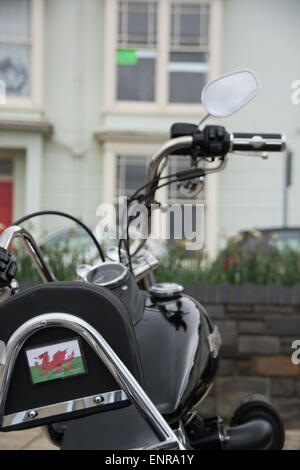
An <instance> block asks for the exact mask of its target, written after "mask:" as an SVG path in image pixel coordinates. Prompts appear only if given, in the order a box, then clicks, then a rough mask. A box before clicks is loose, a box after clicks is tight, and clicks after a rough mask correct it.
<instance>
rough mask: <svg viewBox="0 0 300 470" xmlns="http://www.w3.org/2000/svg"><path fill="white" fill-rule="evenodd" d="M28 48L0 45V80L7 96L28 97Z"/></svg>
mask: <svg viewBox="0 0 300 470" xmlns="http://www.w3.org/2000/svg"><path fill="white" fill-rule="evenodd" d="M30 51H31V47H30V46H22V45H18V46H15V45H10V44H0V80H3V81H4V83H5V86H6V94H7V96H29V95H30Z"/></svg>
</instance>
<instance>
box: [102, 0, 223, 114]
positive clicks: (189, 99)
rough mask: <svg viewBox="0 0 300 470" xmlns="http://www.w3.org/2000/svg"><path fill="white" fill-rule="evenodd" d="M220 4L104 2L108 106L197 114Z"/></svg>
mask: <svg viewBox="0 0 300 470" xmlns="http://www.w3.org/2000/svg"><path fill="white" fill-rule="evenodd" d="M219 2H220V0H206V1H205V0H188V1H179V0H140V1H127V0H109V1H107V3H106V6H107V11H108V14H107V15H106V17H107V20H108V21H107V24H106V28H107V29H106V36H107V41H108V43H107V47H106V53H107V61H106V62H107V67H106V73H107V76H106V89H105V98H106V100H107V107H108V108H110V109H112V108H116V109H118V108H119V109H121V110H124V109H128V110H129V111H130V109H137V108H136V107H137V106H140V107H141V106H142V105H143V106H144V109H145V110H147V109H148V110H150V109H152V110H155V109H156V110H158V109H166V110H172V109H175V106H177V108H178V106H181V108H182V105H184V106H185V108H188V109H191V107H192V106H193V105H194V107H195V105H196V106H197V109H198V112H199V103H200V102H201V91H202V88H203V86H204V84H205V83H206V82H207V81H208V79H209V77H210V76H214V75H215V67H216V66H215V62H216V61H215V58H214V57H216V56H217V53H216V51H215V43H216V40H215V38H213V33H212V30H214V31H215V30H216V29H217V28H216V26H215V24H213V18H214V17H215V16H216V15H215V11H216V8H215V5H216V4H219ZM212 45H213V46H214V47H213V48H212ZM133 103H134V104H135V106H134V108H132V106H131V105H132V104H133Z"/></svg>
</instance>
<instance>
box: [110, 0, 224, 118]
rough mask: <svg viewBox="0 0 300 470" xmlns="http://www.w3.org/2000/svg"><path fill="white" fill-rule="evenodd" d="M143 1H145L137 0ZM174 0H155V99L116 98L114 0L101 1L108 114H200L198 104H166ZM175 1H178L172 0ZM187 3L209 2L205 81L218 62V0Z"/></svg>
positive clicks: (116, 16)
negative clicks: (156, 17) (103, 20)
mask: <svg viewBox="0 0 300 470" xmlns="http://www.w3.org/2000/svg"><path fill="white" fill-rule="evenodd" d="M141 1H147V0H141ZM171 1H174V0H158V8H157V11H158V24H157V37H158V39H157V52H158V54H157V62H156V72H155V90H156V101H153V102H143V101H118V100H117V96H116V90H117V73H116V61H115V55H116V52H115V51H116V49H117V46H118V43H117V35H118V27H117V25H118V0H105V18H106V22H105V33H104V34H105V51H104V71H105V74H104V95H103V102H104V112H107V113H109V112H112V113H116V114H118V113H128V114H137V113H147V114H151V113H152V114H155V113H158V112H159V113H160V114H167V115H173V114H174V115H175V114H181V115H187V114H188V115H198V116H199V114H204V113H205V110H204V108H203V106H201V104H199V103H196V104H191V103H170V102H169V72H168V63H169V53H170V47H169V37H170V23H171V21H170V16H171V15H170V11H171V8H170V4H171ZM175 1H179V0H175ZM189 3H195V4H199V3H210V19H209V41H208V42H209V47H208V49H209V51H208V54H209V61H208V63H209V71H208V81H209V80H212V79H213V78H216V77H217V76H218V74H219V64H220V47H221V45H220V37H221V30H220V29H221V24H222V21H221V18H222V0H189Z"/></svg>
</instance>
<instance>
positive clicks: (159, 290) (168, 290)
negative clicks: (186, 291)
mask: <svg viewBox="0 0 300 470" xmlns="http://www.w3.org/2000/svg"><path fill="white" fill-rule="evenodd" d="M182 291H183V286H181V285H180V284H176V283H175V282H161V283H159V284H154V285H153V286H151V287H150V289H149V292H150V294H151V295H152V296H153V297H158V298H159V299H168V298H170V297H176V296H178V295H180V294H181V293H182Z"/></svg>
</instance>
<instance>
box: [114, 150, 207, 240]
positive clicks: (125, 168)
mask: <svg viewBox="0 0 300 470" xmlns="http://www.w3.org/2000/svg"><path fill="white" fill-rule="evenodd" d="M150 159H151V158H150V157H149V156H138V155H135V156H134V155H132V156H129V155H120V154H119V155H117V156H116V160H115V161H116V171H115V174H116V180H115V205H116V207H118V203H119V196H127V197H130V196H131V195H132V194H134V192H135V191H136V190H137V189H138V188H140V187H141V186H143V184H145V182H146V177H147V170H148V165H149V163H150ZM190 167H191V164H190V159H189V158H187V157H180V156H176V157H174V158H171V159H169V165H168V166H167V169H166V171H167V172H168V174H169V175H171V174H174V173H176V172H177V171H182V170H187V169H190ZM157 199H158V201H159V202H161V203H167V204H170V205H172V204H174V203H175V204H179V205H180V206H182V207H181V214H182V215H181V228H180V230H181V232H180V233H182V234H183V233H184V223H185V222H187V220H188V219H187V218H186V219H185V215H184V211H185V208H184V207H183V205H184V204H192V205H193V209H192V220H191V222H190V223H191V224H192V227H191V229H192V228H193V229H194V230H195V203H196V202H197V203H199V202H200V203H203V202H204V191H202V192H201V193H200V194H199V195H198V196H197V197H196V198H195V197H192V198H191V199H188V198H185V197H184V196H183V195H182V194H181V193H180V192H179V190H178V185H177V184H172V185H170V186H167V187H166V188H165V190H164V191H163V193H160V197H158V198H157ZM117 214H119V211H117ZM119 222H120V221H119V220H118V221H117V223H119ZM169 222H170V226H169V228H168V223H169ZM165 223H166V226H165V229H166V230H168V234H169V235H170V240H171V241H172V240H174V238H176V237H175V233H174V216H173V215H172V214H171V220H170V221H168V220H166V221H165Z"/></svg>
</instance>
